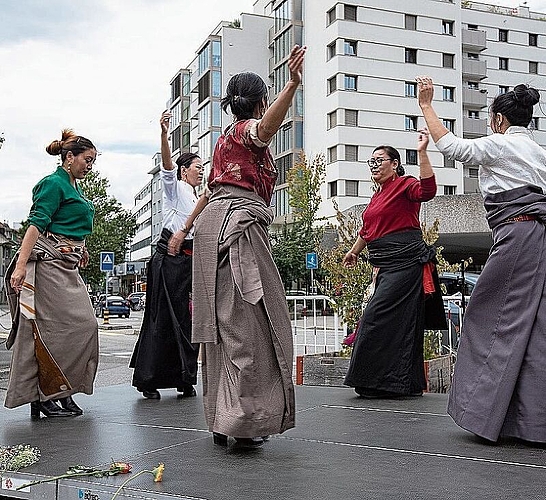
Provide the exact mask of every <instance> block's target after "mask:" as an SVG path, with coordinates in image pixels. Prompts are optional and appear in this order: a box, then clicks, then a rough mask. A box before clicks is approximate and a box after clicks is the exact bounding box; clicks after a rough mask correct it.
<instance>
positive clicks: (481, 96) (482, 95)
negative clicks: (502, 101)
mask: <svg viewBox="0 0 546 500" xmlns="http://www.w3.org/2000/svg"><path fill="white" fill-rule="evenodd" d="M486 106H487V91H486V90H485V89H482V90H476V89H463V107H465V108H467V109H482V108H485V107H486Z"/></svg>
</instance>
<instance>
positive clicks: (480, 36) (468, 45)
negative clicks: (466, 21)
mask: <svg viewBox="0 0 546 500" xmlns="http://www.w3.org/2000/svg"><path fill="white" fill-rule="evenodd" d="M462 43H463V48H464V49H467V50H473V51H474V50H475V51H478V52H481V51H482V50H485V49H486V48H487V45H486V43H487V42H486V38H485V31H483V30H468V29H463V30H462Z"/></svg>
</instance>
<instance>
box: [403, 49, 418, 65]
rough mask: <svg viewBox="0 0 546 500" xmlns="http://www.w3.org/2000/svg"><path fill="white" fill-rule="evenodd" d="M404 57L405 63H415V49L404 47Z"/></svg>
mask: <svg viewBox="0 0 546 500" xmlns="http://www.w3.org/2000/svg"><path fill="white" fill-rule="evenodd" d="M405 57H406V62H407V63H410V64H417V49H406V51H405Z"/></svg>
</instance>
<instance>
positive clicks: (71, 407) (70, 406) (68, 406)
mask: <svg viewBox="0 0 546 500" xmlns="http://www.w3.org/2000/svg"><path fill="white" fill-rule="evenodd" d="M59 403H61V406H62V407H63V408H64V409H65V410H68V411H71V412H72V413H74V415H83V410H82V409H81V408H80V407H79V406H78V405H77V404H76V402H75V401H74V400H73V399H72V396H68V397H66V398H61V399H59Z"/></svg>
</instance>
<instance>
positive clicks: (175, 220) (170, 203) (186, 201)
mask: <svg viewBox="0 0 546 500" xmlns="http://www.w3.org/2000/svg"><path fill="white" fill-rule="evenodd" d="M159 175H160V178H161V182H162V184H163V227H164V228H166V229H168V230H169V231H171V232H173V233H175V232H176V231H178V230H179V229H180V228H181V227H182V224H184V223H185V222H186V221H187V220H188V217H189V216H190V215H191V213H192V212H193V209H194V208H195V204H196V203H197V196H196V194H195V190H194V189H193V187H192V186H190V185H189V184H188V183H187V182H184V181H178V180H177V179H176V168H174V169H172V170H165V169H164V168H163V167H162V166H161V167H160V173H159ZM192 238H193V228H192V229H191V231H190V232H189V233H188V235H187V236H186V239H187V240H191V239H192Z"/></svg>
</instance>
